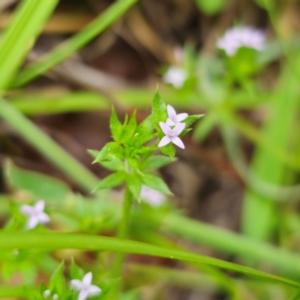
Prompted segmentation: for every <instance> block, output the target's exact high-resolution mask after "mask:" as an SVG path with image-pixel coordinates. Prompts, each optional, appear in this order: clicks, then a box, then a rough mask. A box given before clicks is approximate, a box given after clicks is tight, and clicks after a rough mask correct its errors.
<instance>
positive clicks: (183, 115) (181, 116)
mask: <svg viewBox="0 0 300 300" xmlns="http://www.w3.org/2000/svg"><path fill="white" fill-rule="evenodd" d="M187 117H188V114H187V113H182V114H178V115H177V121H178V122H181V121H183V120H184V119H186V118H187Z"/></svg>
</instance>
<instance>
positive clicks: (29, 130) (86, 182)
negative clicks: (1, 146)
mask: <svg viewBox="0 0 300 300" xmlns="http://www.w3.org/2000/svg"><path fill="white" fill-rule="evenodd" d="M0 118H2V119H3V120H5V121H6V122H7V123H8V124H9V125H10V126H12V127H13V128H14V129H16V130H17V132H18V133H19V134H20V135H21V136H22V137H23V138H24V139H25V140H27V141H28V142H29V143H30V144H31V145H32V146H33V147H35V148H36V149H37V150H39V151H40V153H41V154H42V155H43V156H45V157H46V158H47V159H49V160H50V161H51V162H52V163H54V164H55V165H56V166H58V167H59V168H60V169H61V170H62V171H63V172H65V173H66V174H67V175H69V176H70V177H71V178H72V179H74V181H75V182H77V183H78V184H79V185H80V186H81V187H82V188H84V189H85V190H86V191H88V192H90V191H91V190H92V189H93V188H95V186H96V185H97V184H98V182H99V180H98V178H97V177H96V176H95V175H94V174H93V173H91V172H90V171H89V170H88V169H86V168H85V167H84V166H83V165H82V164H81V163H80V162H78V161H77V160H76V159H74V158H73V157H71V156H70V154H68V153H67V152H66V151H65V150H64V149H63V148H62V147H60V146H59V145H58V144H56V143H55V142H54V141H53V140H51V139H50V138H49V137H48V136H47V135H46V134H45V133H43V132H42V131H41V130H40V129H39V128H38V127H37V126H35V125H34V124H33V123H32V122H31V121H30V120H29V119H27V118H26V117H24V116H23V115H22V114H21V113H20V112H19V111H18V110H17V109H15V108H14V107H13V106H12V105H10V103H8V102H7V101H5V100H3V99H2V100H1V99H0Z"/></svg>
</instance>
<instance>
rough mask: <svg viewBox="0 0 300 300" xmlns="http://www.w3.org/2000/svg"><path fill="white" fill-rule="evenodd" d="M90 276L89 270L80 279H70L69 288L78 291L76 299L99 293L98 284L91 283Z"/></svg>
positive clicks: (80, 299)
mask: <svg viewBox="0 0 300 300" xmlns="http://www.w3.org/2000/svg"><path fill="white" fill-rule="evenodd" d="M92 277H93V275H92V272H89V273H87V274H86V275H85V276H84V277H83V279H82V281H80V280H78V279H73V280H71V288H73V289H74V290H77V291H79V295H78V298H77V299H78V300H85V299H87V298H88V297H92V296H97V295H99V294H100V293H101V291H102V290H101V289H100V288H99V287H98V286H96V285H92V284H91V283H92Z"/></svg>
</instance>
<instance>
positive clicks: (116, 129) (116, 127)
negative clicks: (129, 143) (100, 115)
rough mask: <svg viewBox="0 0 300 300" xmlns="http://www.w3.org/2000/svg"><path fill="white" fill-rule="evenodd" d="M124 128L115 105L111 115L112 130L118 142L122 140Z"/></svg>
mask: <svg viewBox="0 0 300 300" xmlns="http://www.w3.org/2000/svg"><path fill="white" fill-rule="evenodd" d="M122 130H123V126H122V124H121V123H120V121H119V119H118V116H117V114H116V111H115V109H114V107H113V108H112V111H111V117H110V131H111V134H112V136H113V138H114V140H115V141H116V142H119V141H120V137H121V134H122Z"/></svg>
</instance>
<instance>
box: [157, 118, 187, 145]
mask: <svg viewBox="0 0 300 300" xmlns="http://www.w3.org/2000/svg"><path fill="white" fill-rule="evenodd" d="M159 126H160V128H161V129H162V131H163V132H164V134H165V136H164V137H163V138H162V139H161V141H160V142H159V144H158V147H163V146H166V145H168V144H169V143H171V142H172V143H173V144H175V145H177V146H178V147H180V148H182V149H184V144H183V142H182V140H181V139H180V138H179V137H178V135H179V134H180V133H181V132H182V131H183V129H184V127H185V123H177V124H176V125H175V127H174V128H173V129H172V128H171V127H170V126H169V125H167V124H166V123H163V122H159Z"/></svg>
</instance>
